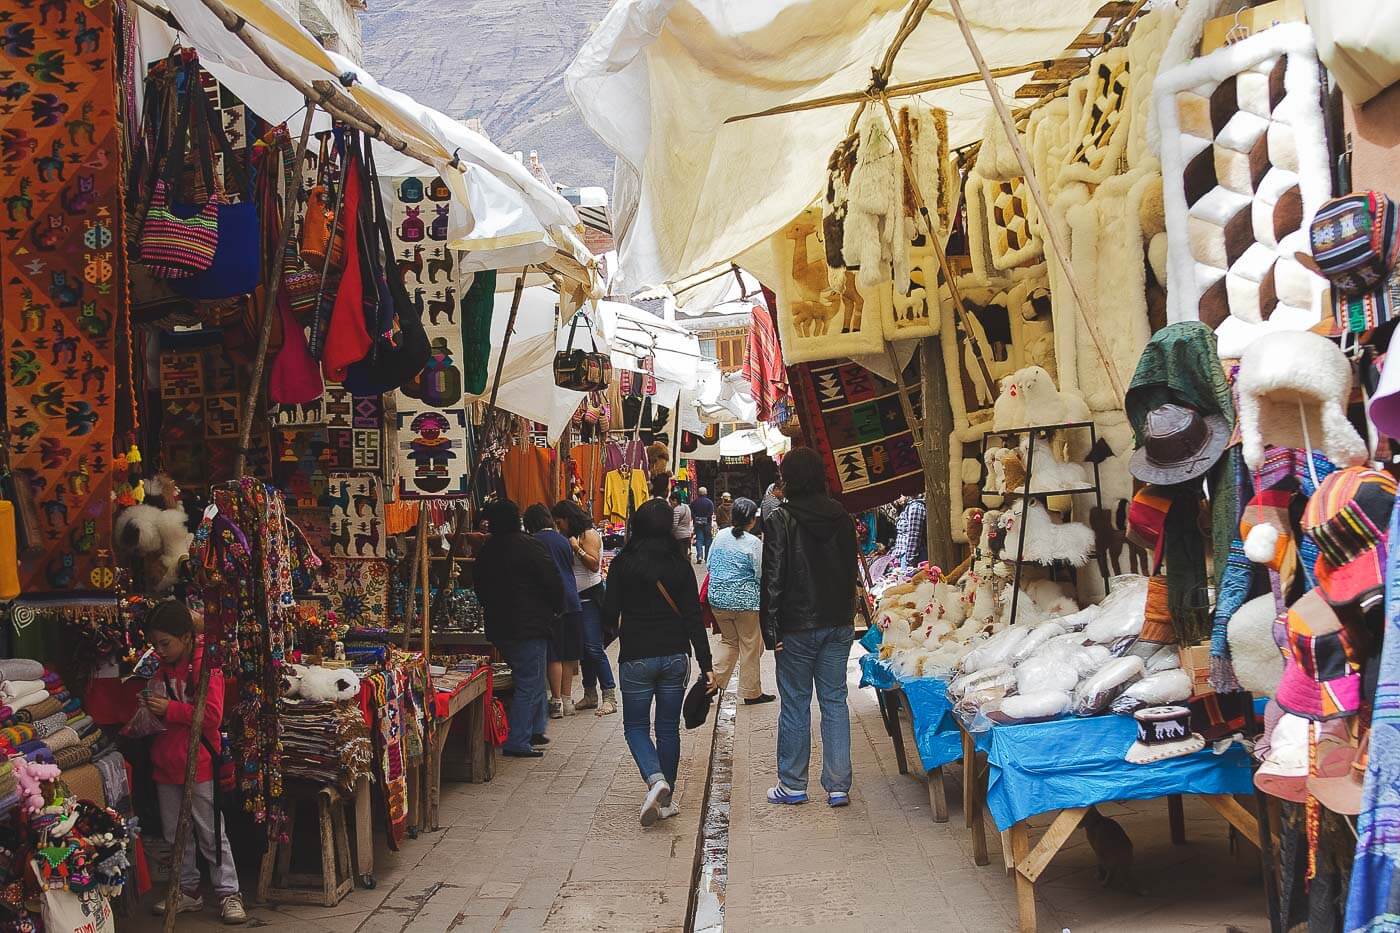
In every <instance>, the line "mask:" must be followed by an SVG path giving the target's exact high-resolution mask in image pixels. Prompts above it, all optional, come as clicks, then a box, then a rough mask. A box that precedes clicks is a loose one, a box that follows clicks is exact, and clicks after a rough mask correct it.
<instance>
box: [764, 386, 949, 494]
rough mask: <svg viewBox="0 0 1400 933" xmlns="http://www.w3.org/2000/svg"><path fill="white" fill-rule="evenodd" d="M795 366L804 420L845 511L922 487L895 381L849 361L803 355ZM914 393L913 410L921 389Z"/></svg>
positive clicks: (917, 457) (809, 440)
mask: <svg viewBox="0 0 1400 933" xmlns="http://www.w3.org/2000/svg"><path fill="white" fill-rule="evenodd" d="M792 374H793V375H792V382H793V385H794V386H795V387H796V396H797V402H798V409H799V411H800V413H801V420H802V428H803V430H804V431H805V432H806V435H807V440H808V442H809V443H810V444H811V446H812V447H814V448H816V449H817V450H818V451H819V452H820V453H821V454H822V459H823V460H824V461H825V464H826V475H827V486H828V488H829V490H830V492H831V495H832V496H833V497H834V498H835V499H837V500H838V501H839V502H840V503H841V504H842V505H844V506H845V507H846V510H847V511H849V512H860V511H863V510H864V509H869V508H874V507H876V506H879V505H883V504H885V503H886V502H892V501H893V500H894V499H896V498H898V497H899V496H901V495H913V494H915V493H918V492H920V491H922V489H923V483H924V478H923V468H922V467H921V466H920V464H919V454H918V450H917V448H916V446H915V443H914V436H913V434H912V432H911V431H910V430H909V425H908V423H907V422H906V421H905V420H904V412H903V410H902V408H901V406H900V401H899V392H898V389H897V388H896V387H895V385H894V383H892V382H887V381H885V380H884V379H882V378H880V377H879V376H877V375H875V374H874V373H872V372H871V371H870V370H868V369H866V368H865V367H863V366H859V365H857V364H855V363H852V362H850V361H846V362H834V361H830V362H825V363H803V364H801V365H798V366H794V367H792ZM912 381H913V382H914V384H916V385H917V384H918V380H917V378H915V379H914V380H912ZM911 394H912V403H913V405H914V407H915V410H916V411H917V410H918V405H919V396H918V392H917V391H913V392H912V393H911Z"/></svg>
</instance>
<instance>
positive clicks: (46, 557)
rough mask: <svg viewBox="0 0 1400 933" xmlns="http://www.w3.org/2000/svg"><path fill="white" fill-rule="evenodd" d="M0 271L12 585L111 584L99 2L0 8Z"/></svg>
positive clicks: (105, 23) (112, 163)
mask: <svg viewBox="0 0 1400 933" xmlns="http://www.w3.org/2000/svg"><path fill="white" fill-rule="evenodd" d="M4 18H5V20H6V25H5V31H4V40H3V42H4V50H5V62H6V71H5V79H6V80H5V82H4V86H3V93H2V94H0V96H3V99H4V103H3V104H0V113H3V114H4V118H3V124H4V129H3V131H0V163H3V166H4V173H3V176H2V177H0V197H3V199H4V211H5V217H4V220H5V225H4V227H3V229H0V234H3V243H4V246H3V254H0V260H3V268H4V276H3V283H2V284H0V306H3V308H4V324H5V336H6V341H7V347H6V359H7V362H8V364H9V365H8V366H6V368H5V378H6V389H7V401H8V405H9V410H8V418H9V424H10V432H11V447H10V451H11V453H10V464H11V466H12V467H13V468H14V469H15V470H16V471H17V472H19V473H22V474H27V475H28V476H29V478H30V480H31V482H32V484H33V487H34V491H35V494H36V499H37V504H38V508H39V510H40V511H41V512H42V513H43V515H42V518H41V523H40V524H41V527H42V529H43V532H44V539H45V540H43V541H42V542H37V543H39V544H41V545H42V550H41V551H40V552H39V553H37V554H34V555H32V556H30V557H28V558H26V559H25V560H24V561H23V563H22V565H21V568H20V570H21V584H22V586H23V589H24V592H25V593H27V594H29V593H36V592H51V591H58V590H62V591H66V592H72V591H75V590H106V589H108V588H110V587H111V585H112V556H111V537H112V506H111V498H110V495H111V487H112V478H111V476H110V474H109V473H108V472H107V465H108V464H109V462H110V461H111V458H112V444H113V437H114V433H115V430H116V426H115V424H114V419H115V417H116V413H117V404H118V397H117V378H116V373H115V372H114V364H115V362H116V347H115V335H117V334H122V333H123V332H124V330H125V328H126V324H125V318H124V316H125V314H126V308H125V301H124V287H123V285H122V283H123V281H124V280H125V278H126V273H125V269H124V260H123V257H122V253H121V250H120V248H119V247H120V241H121V216H122V200H121V198H122V188H121V169H120V163H119V161H118V159H117V158H116V154H117V152H118V149H119V144H120V130H119V129H118V127H117V107H118V104H117V98H116V87H117V82H116V72H115V69H114V62H115V61H116V49H115V42H114V36H113V28H112V18H113V8H112V5H111V4H110V3H97V4H86V3H85V4H78V3H46V4H42V5H40V6H38V7H37V8H36V7H30V6H29V5H27V4H26V5H25V8H23V9H22V8H20V7H19V6H11V7H9V12H7V13H6V14H5V17H4Z"/></svg>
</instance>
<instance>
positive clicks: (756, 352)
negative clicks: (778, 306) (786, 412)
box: [744, 305, 788, 421]
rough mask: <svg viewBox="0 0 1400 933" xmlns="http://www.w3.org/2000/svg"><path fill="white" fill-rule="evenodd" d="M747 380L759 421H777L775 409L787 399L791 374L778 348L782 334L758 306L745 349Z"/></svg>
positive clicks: (754, 309) (750, 324)
mask: <svg viewBox="0 0 1400 933" xmlns="http://www.w3.org/2000/svg"><path fill="white" fill-rule="evenodd" d="M744 378H746V379H748V381H749V387H750V388H751V389H753V400H754V402H755V403H757V405H758V420H759V421H771V420H773V406H774V405H775V404H776V403H777V401H778V399H780V398H782V397H783V396H785V395H787V392H788V386H787V370H786V369H784V368H783V353H782V350H781V349H779V347H778V331H777V329H776V328H775V327H774V326H773V318H772V316H771V315H770V314H769V313H768V309H767V308H764V307H762V306H760V305H754V306H753V308H752V310H751V311H750V315H749V336H748V342H747V345H746V346H745V348H744Z"/></svg>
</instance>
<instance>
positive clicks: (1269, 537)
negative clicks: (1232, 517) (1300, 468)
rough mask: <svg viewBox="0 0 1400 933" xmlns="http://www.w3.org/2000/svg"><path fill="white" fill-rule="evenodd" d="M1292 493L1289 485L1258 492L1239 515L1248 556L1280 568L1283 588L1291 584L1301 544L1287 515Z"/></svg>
mask: <svg viewBox="0 0 1400 933" xmlns="http://www.w3.org/2000/svg"><path fill="white" fill-rule="evenodd" d="M1292 496H1293V494H1292V493H1291V492H1290V491H1288V490H1286V489H1265V490H1263V491H1261V492H1258V493H1255V495H1254V498H1252V499H1250V500H1249V503H1248V504H1247V505H1246V506H1245V507H1244V513H1243V514H1242V515H1241V516H1240V540H1241V541H1243V542H1244V554H1245V556H1246V557H1248V558H1249V559H1250V561H1252V562H1253V563H1256V564H1260V565H1262V566H1264V567H1268V568H1269V569H1270V570H1277V571H1278V574H1279V582H1280V584H1281V586H1282V588H1283V591H1284V592H1287V591H1288V589H1289V587H1290V586H1291V585H1292V583H1293V573H1294V570H1295V569H1296V568H1297V566H1298V545H1297V542H1296V541H1295V540H1294V538H1293V525H1292V522H1291V520H1290V519H1289V515H1288V508H1289V501H1290V500H1291V499H1292Z"/></svg>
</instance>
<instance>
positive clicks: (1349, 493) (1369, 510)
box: [1300, 467, 1396, 609]
mask: <svg viewBox="0 0 1400 933" xmlns="http://www.w3.org/2000/svg"><path fill="white" fill-rule="evenodd" d="M1395 492H1396V483H1395V478H1394V477H1392V476H1391V475H1390V474H1389V473H1382V472H1380V471H1379V470H1372V469H1369V468H1366V467H1349V468H1347V469H1345V470H1338V471H1336V472H1335V473H1333V474H1331V475H1330V476H1328V477H1327V478H1326V479H1325V480H1323V481H1322V483H1321V484H1320V485H1319V486H1318V487H1317V491H1316V492H1314V493H1313V495H1312V496H1311V497H1310V498H1309V499H1308V504H1307V507H1306V508H1305V509H1304V510H1303V518H1302V522H1301V523H1300V524H1301V525H1302V528H1303V531H1304V533H1305V534H1307V535H1308V536H1309V537H1311V538H1312V539H1313V541H1314V542H1315V543H1316V544H1317V547H1318V551H1319V554H1318V558H1317V561H1316V563H1315V565H1314V567H1313V570H1314V572H1315V573H1316V575H1317V586H1318V589H1319V590H1321V591H1322V595H1323V596H1324V597H1325V598H1326V599H1327V601H1328V602H1329V603H1331V604H1332V605H1334V606H1349V605H1353V604H1354V605H1359V606H1360V607H1361V608H1362V609H1367V608H1370V607H1371V606H1374V605H1375V604H1376V603H1378V602H1379V601H1380V600H1381V599H1382V597H1383V596H1384V595H1385V563H1386V553H1387V548H1388V544H1389V536H1390V515H1391V512H1392V511H1393V510H1394V508H1395Z"/></svg>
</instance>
